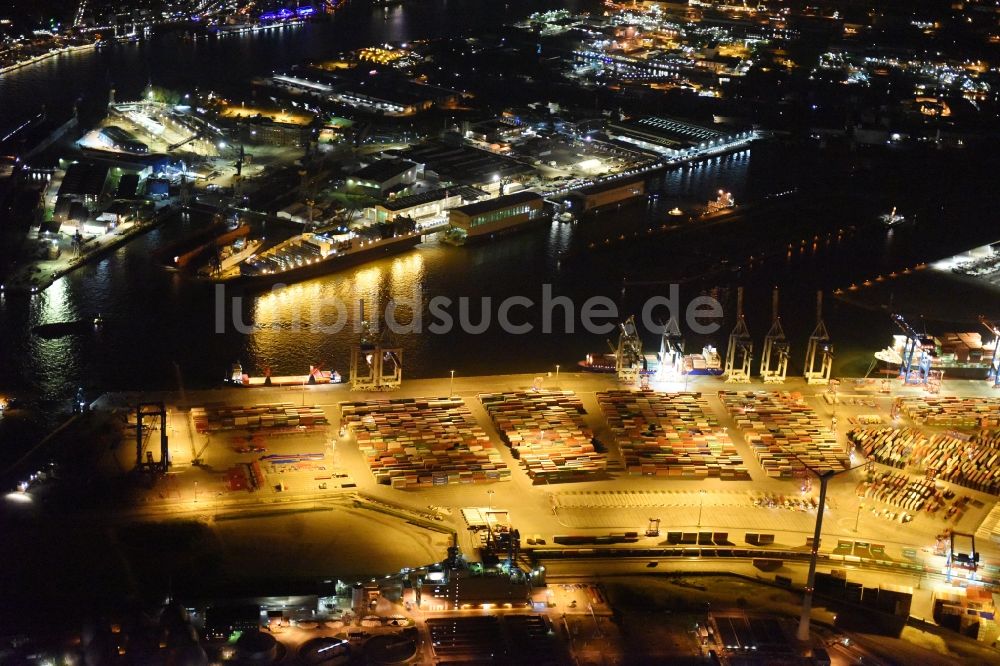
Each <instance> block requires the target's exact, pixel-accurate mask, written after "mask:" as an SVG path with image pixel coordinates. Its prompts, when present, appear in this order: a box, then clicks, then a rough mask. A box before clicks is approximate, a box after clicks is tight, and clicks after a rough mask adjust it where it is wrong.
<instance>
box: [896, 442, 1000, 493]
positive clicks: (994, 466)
mask: <svg viewBox="0 0 1000 666" xmlns="http://www.w3.org/2000/svg"><path fill="white" fill-rule="evenodd" d="M914 461H919V462H920V464H921V465H923V466H925V467H926V468H927V470H928V472H930V473H932V474H933V476H934V478H936V479H940V480H942V481H949V482H951V483H957V484H958V485H960V486H965V487H966V488H972V489H973V490H979V491H981V492H984V493H990V494H992V495H998V494H1000V430H987V431H984V432H981V433H979V434H978V435H976V436H975V437H973V438H972V439H970V440H965V439H959V438H957V437H954V436H951V435H947V434H937V435H933V436H932V437H931V438H930V441H928V442H925V443H924V445H923V446H920V447H918V448H917V450H916V451H914Z"/></svg>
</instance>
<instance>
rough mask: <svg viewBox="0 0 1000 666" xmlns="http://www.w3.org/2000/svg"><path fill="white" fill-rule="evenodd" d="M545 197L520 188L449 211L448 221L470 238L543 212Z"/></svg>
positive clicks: (522, 222) (529, 218) (510, 226)
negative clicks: (519, 190) (514, 191)
mask: <svg viewBox="0 0 1000 666" xmlns="http://www.w3.org/2000/svg"><path fill="white" fill-rule="evenodd" d="M543 205H544V201H543V200H542V197H541V195H539V194H537V193H535V192H528V191H522V192H516V193H514V194H508V195H506V196H501V197H497V198H495V199H489V200H487V201H478V202H476V203H471V204H467V205H465V206H460V207H458V208H452V209H451V211H449V216H448V223H449V224H450V225H451V226H452V227H454V228H456V229H460V230H462V231H464V232H465V233H466V235H467V236H468V237H469V238H473V237H476V236H485V235H489V234H493V233H496V232H498V231H505V230H508V229H511V228H513V227H517V226H519V225H522V224H525V223H526V222H529V221H531V220H534V219H538V218H540V217H541V216H542V210H543Z"/></svg>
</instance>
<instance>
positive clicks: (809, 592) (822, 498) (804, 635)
mask: <svg viewBox="0 0 1000 666" xmlns="http://www.w3.org/2000/svg"><path fill="white" fill-rule="evenodd" d="M788 453H789V454H790V455H791V456H792V457H793V458H795V459H796V460H797V461H799V464H800V465H802V466H803V467H805V468H806V470H807V471H809V472H812V473H813V474H815V475H816V476H817V477H819V508H817V509H816V529H815V531H814V532H813V540H812V548H811V553H810V557H809V574H808V575H807V576H806V589H805V594H804V595H803V597H802V615H801V617H799V629H798V631H797V632H796V638H798V639H799V640H800V641H802V642H803V643H804V642H806V641H808V640H809V621H810V613H812V599H813V587H814V586H815V585H816V563H817V560H818V559H819V540H820V536H821V535H822V532H823V512H824V511H825V509H826V484H827V483H828V482H829V481H830V479H832V478H833V477H835V476H839V475H841V474H846V473H848V472H853V471H854V470H856V469H858V468H859V467H862V466H864V465H867V464H868V460H865V462H863V463H860V464H858V465H851V466H849V467H846V468H844V469H842V470H839V471H836V472H834V471H832V470H825V471H822V472H819V471H816V470H815V469H813V468H812V467H810V466H809V465H808V464H806V463H805V462H803V460H802V459H801V458H799V457H798V456H797V455H796V454H795V453H792V452H791V451H789V452H788ZM871 454H872V456H873V457H872V460H874V456H875V451H872V452H871ZM860 518H861V508H860V507H859V508H858V520H860ZM855 531H857V526H856V525H855Z"/></svg>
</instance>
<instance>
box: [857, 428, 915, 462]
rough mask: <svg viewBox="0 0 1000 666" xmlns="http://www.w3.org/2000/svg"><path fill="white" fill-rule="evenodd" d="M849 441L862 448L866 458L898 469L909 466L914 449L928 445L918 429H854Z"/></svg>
mask: <svg viewBox="0 0 1000 666" xmlns="http://www.w3.org/2000/svg"><path fill="white" fill-rule="evenodd" d="M847 439H849V440H850V441H851V442H852V443H853V444H854V445H855V446H859V447H861V450H862V451H864V453H865V457H866V458H868V459H870V460H875V461H876V462H880V463H882V464H883V465H890V466H892V467H896V468H898V469H903V468H904V467H906V465H908V464H909V462H910V458H911V456H912V455H913V451H914V449H916V448H917V447H919V446H921V445H923V444H926V443H927V437H926V436H925V435H924V434H923V433H922V432H920V431H919V430H917V429H916V428H890V427H883V428H854V429H852V430H851V431H850V432H848V433H847Z"/></svg>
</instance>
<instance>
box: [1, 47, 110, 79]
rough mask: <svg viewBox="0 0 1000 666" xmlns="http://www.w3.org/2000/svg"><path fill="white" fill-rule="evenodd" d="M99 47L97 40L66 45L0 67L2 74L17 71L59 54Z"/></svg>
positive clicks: (91, 49)
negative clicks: (77, 44) (76, 44)
mask: <svg viewBox="0 0 1000 666" xmlns="http://www.w3.org/2000/svg"><path fill="white" fill-rule="evenodd" d="M96 49H97V42H94V43H93V44H81V45H79V46H66V47H63V48H61V49H57V50H55V51H48V52H47V53H43V54H41V55H37V56H33V57H31V58H28V59H27V60H21V61H19V62H17V63H15V64H13V65H8V66H6V67H0V76H4V75H6V74H10V73H11V72H16V71H17V70H19V69H23V68H25V67H29V66H31V65H37V64H38V63H41V62H45V61H46V60H50V59H52V58H55V57H57V56H61V55H68V54H71V53H81V52H84V51H94V50H96Z"/></svg>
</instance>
